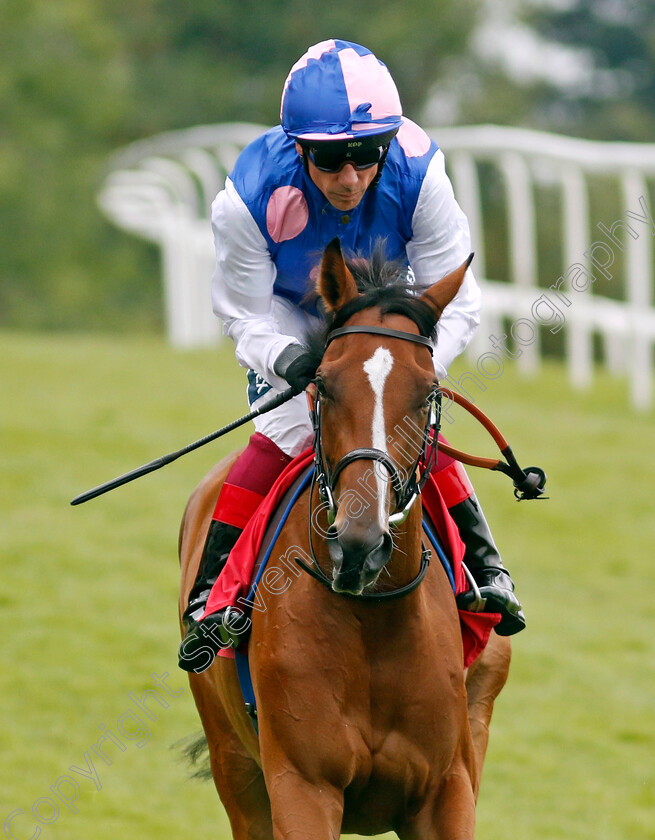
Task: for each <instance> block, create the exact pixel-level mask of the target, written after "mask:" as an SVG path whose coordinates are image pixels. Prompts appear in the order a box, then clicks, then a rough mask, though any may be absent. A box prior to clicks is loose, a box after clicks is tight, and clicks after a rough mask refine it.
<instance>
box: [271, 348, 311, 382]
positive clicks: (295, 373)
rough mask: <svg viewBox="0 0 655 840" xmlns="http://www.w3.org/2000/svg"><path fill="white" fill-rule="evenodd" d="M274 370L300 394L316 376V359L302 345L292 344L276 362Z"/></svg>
mask: <svg viewBox="0 0 655 840" xmlns="http://www.w3.org/2000/svg"><path fill="white" fill-rule="evenodd" d="M273 370H274V371H275V373H276V374H277V375H278V376H281V377H282V379H286V381H287V382H288V383H289V385H291V387H292V388H293V389H294V391H296V393H298V394H299V393H300V392H301V391H304V390H305V388H306V387H307V385H309V383H310V382H311V381H312V379H314V377H315V376H316V357H315V356H314V354H312V353H310V352H309V351H308V350H307V349H306V348H305V347H303V346H302V344H290V345H289V346H288V347H285V348H284V350H283V351H282V352H281V353H280V355H279V356H278V357H277V359H276V360H275V364H274V365H273Z"/></svg>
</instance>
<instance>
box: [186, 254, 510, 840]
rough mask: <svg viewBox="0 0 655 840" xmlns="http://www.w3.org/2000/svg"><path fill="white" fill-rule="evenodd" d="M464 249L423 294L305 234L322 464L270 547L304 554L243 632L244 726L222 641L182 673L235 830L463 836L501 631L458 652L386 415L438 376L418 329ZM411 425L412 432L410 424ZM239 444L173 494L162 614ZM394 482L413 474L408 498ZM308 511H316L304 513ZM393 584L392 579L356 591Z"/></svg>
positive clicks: (393, 425)
mask: <svg viewBox="0 0 655 840" xmlns="http://www.w3.org/2000/svg"><path fill="white" fill-rule="evenodd" d="M349 266H350V267H349ZM467 266H468V263H465V264H464V265H462V266H461V267H460V268H458V269H457V270H456V271H454V272H452V273H451V274H449V275H447V276H446V277H444V278H443V279H442V280H440V281H439V282H437V283H435V284H434V285H432V286H430V287H429V288H427V289H426V290H425V291H424V293H423V294H421V295H418V294H415V293H410V292H407V291H405V292H403V293H402V294H401V293H399V292H398V290H396V292H385V291H384V290H383V289H379V290H377V291H376V290H375V289H373V290H369V291H368V292H362V291H361V290H360V289H359V288H358V286H357V284H356V282H355V280H354V278H353V273H352V271H351V270H350V268H352V267H353V264H352V263H351V262H347V261H346V260H345V259H344V257H343V254H342V252H341V249H340V246H339V244H338V240H336V241H334V242H332V243H330V245H328V247H327V248H326V249H325V251H324V253H323V256H322V261H321V265H320V272H319V276H318V279H317V292H318V295H319V296H320V298H321V300H322V301H323V305H324V308H325V310H326V311H327V315H328V320H329V322H330V323H331V324H332V326H333V327H334V325H335V324H336V325H338V328H335V329H333V330H332V332H331V334H330V336H329V337H328V339H329V341H328V344H327V347H325V351H324V354H323V357H322V361H321V363H320V367H319V368H318V371H317V378H316V383H315V385H313V386H310V387H309V388H308V391H309V392H310V397H311V398H312V400H313V401H314V402H315V406H316V407H318V406H319V405H320V417H321V421H320V430H319V434H318V436H317V438H318V439H317V440H316V441H315V445H316V446H317V447H320V458H319V459H318V460H317V463H320V464H323V465H324V467H325V469H324V471H323V474H322V478H323V481H322V482H321V481H318V482H313V483H312V485H311V487H307V488H306V489H305V490H304V492H302V493H301V494H300V496H299V498H298V500H297V502H296V504H295V506H294V507H293V509H292V510H291V511H290V513H289V515H288V518H287V520H286V523H285V525H284V528H283V529H282V530H281V532H280V535H279V537H278V541H277V543H276V548H275V550H276V553H279V554H280V555H282V554H284V553H285V552H286V551H287V550H288V549H289V548H291V547H297V548H298V549H300V550H301V552H302V553H304V555H305V556H308V555H309V556H311V557H312V558H313V559H314V562H315V564H316V569H315V574H313V575H310V574H306V573H304V572H303V573H302V574H299V576H297V577H294V580H293V583H292V585H291V586H289V587H288V588H287V589H286V590H285V591H282V592H279V593H277V594H275V595H274V596H272V595H271V594H270V593H268V595H267V603H266V609H265V610H264V611H257V612H255V613H254V614H253V617H252V628H251V636H250V639H249V643H248V651H249V661H250V669H251V673H252V681H253V687H254V692H255V696H256V699H257V706H258V725H259V734H258V735H257V734H256V732H255V730H254V728H253V726H252V723H251V719H250V718H249V717H248V715H247V714H246V711H245V709H244V701H243V697H242V694H241V689H240V685H239V681H238V677H237V671H236V666H235V663H234V660H231V659H228V658H222V657H218V658H217V659H216V660H215V661H214V663H213V665H212V666H211V667H210V668H208V669H207V670H206V671H204V672H202V673H190V674H189V680H190V683H191V689H192V692H193V695H194V699H195V702H196V705H197V708H198V712H199V715H200V718H201V721H202V725H203V728H204V731H205V735H206V738H207V743H208V747H209V756H210V766H211V772H212V775H213V778H214V782H215V785H216V788H217V791H218V794H219V796H220V799H221V800H222V802H223V805H224V807H225V809H226V811H227V814H228V817H229V819H230V824H231V828H232V832H233V837H234V838H235V840H246V838H248V840H271V838H275V840H281V838H293V840H333V838H336V837H339V836H340V833H341V832H343V833H357V834H366V835H371V834H378V833H384V832H386V831H395V832H396V834H397V835H398V837H400V838H401V840H418V838H421V840H428V838H435V840H437V838H439V840H455V838H456V840H468V838H473V836H474V826H475V803H476V800H477V795H478V790H479V785H480V774H481V770H482V765H483V762H484V757H485V753H486V749H487V741H488V726H489V722H490V719H491V714H492V710H493V704H494V700H495V698H496V696H497V695H498V693H499V692H500V690H501V689H502V687H503V685H504V683H505V680H506V678H507V674H508V669H509V662H510V643H509V639H508V638H507V637H501V636H498V635H497V634H495V633H492V634H491V637H490V639H489V643H488V645H487V647H486V648H485V650H484V652H483V653H482V654H481V656H479V657H478V659H477V660H476V661H475V662H474V663H473V664H472V665H471V666H470V667H469V668H468V669H467V671H465V669H464V665H463V658H462V640H461V631H460V627H459V621H458V614H457V610H456V605H455V599H454V597H453V592H452V589H451V587H450V584H449V581H448V578H447V575H446V571H445V570H444V568H443V567H442V566H441V565H440V564H439V563H432V564H430V565H429V566H428V567H427V571H426V570H425V569H426V566H425V563H424V558H425V552H424V550H423V543H424V536H423V533H422V524H421V523H422V513H421V499H420V494H417V493H416V490H417V478H416V476H417V462H416V461H415V458H414V455H413V453H412V452H409V451H408V449H409V447H408V446H407V445H406V443H405V446H404V447H403V446H402V445H398V446H396V447H395V448H394V446H393V444H394V443H396V442H398V441H396V440H395V431H394V432H392V431H391V430H395V429H397V428H398V426H399V424H400V423H401V422H402V421H403V420H404V419H405V418H407V417H409V418H410V419H411V420H412V424H411V428H414V429H416V428H418V429H419V430H424V429H427V428H428V426H429V422H428V417H429V413H430V410H431V398H432V396H433V395H434V392H435V387H436V385H437V383H436V381H435V374H434V368H433V366H432V362H431V356H430V351H429V348H428V346H427V345H428V344H429V334H430V331H431V330H433V329H434V327H435V324H436V322H437V320H438V317H439V315H440V313H441V312H442V311H443V309H444V307H445V306H446V305H447V304H448V302H449V301H450V300H452V298H453V297H454V296H455V294H456V293H457V290H458V288H459V286H460V285H461V283H462V281H463V278H464V274H465V271H466V268H467ZM378 282H379V280H378ZM385 285H386V281H385V282H384V283H382V286H385ZM426 336H427V337H426ZM416 434H417V435H418V437H417V440H416V441H415V443H416V445H417V446H418V447H419V448H423V449H424V445H425V440H423V437H424V435H422V434H421V435H419V434H418V433H416ZM400 443H402V441H400ZM414 451H416V450H414ZM390 452H393V453H394V457H393V458H392V457H391V455H390ZM238 454H239V453H238V452H237V453H233V454H232V455H230V456H228V457H227V458H226V459H224V460H223V461H221V462H220V463H219V464H218V465H216V466H215V467H214V469H213V470H211V472H210V473H209V474H208V475H207V476H205V478H204V479H203V480H202V482H201V483H200V485H199V486H198V487H197V488H196V490H195V491H194V492H193V494H192V496H191V498H190V499H189V502H188V505H187V508H186V511H185V514H184V518H183V521H182V527H181V531H180V544H179V549H180V560H181V570H182V583H181V592H180V601H179V609H180V617H181V615H182V612H183V610H184V608H185V606H186V603H187V596H188V592H189V590H190V588H191V586H192V584H193V581H194V579H195V575H196V571H197V568H198V564H199V562H200V556H201V554H202V549H203V545H204V541H205V536H206V533H207V530H208V527H209V522H210V519H211V515H212V511H213V507H214V504H215V500H216V498H217V496H218V493H219V490H220V487H221V486H222V482H223V481H224V479H225V476H226V474H227V472H228V471H229V468H230V466H231V465H232V463H233V462H234V460H235V459H236V457H237V455H238ZM372 475H374V479H371V476H372ZM371 480H373V483H374V484H375V487H376V499H375V503H374V504H371V505H369V506H368V508H367V509H359V510H358V511H357V512H356V515H355V513H353V506H352V505H349V504H347V499H348V498H349V494H350V496H351V497H352V495H353V494H355V495H356V494H357V491H358V490H359V489H361V486H362V485H361V482H362V481H368V482H369V483H370V482H371ZM321 484H322V485H323V486H321ZM406 491H414V492H412V493H409V495H410V496H412V498H411V500H410V501H411V502H414V503H413V504H410V503H408V492H406ZM326 494H327V499H328V502H329V504H327V503H326V501H325V500H326ZM417 495H418V498H414V497H416V496H417ZM394 515H395V516H394ZM312 517H313V519H312ZM321 517H322V519H321ZM310 521H313V522H314V523H319V522H320V523H322V524H321V525H320V526H319V525H316V527H313V528H308V522H310ZM390 521H391V523H392V524H390ZM394 523H398V524H394ZM316 576H319V577H322V578H323V580H322V581H321V580H316ZM419 582H420V585H418V584H419ZM324 584H326V585H324ZM405 589H406V593H405V594H403V596H402V597H397V598H394V597H391V598H388V599H385V598H384V597H383V598H376V597H373V598H369V599H367V598H366V597H365V596H366V595H367V594H371V595H373V596H375V595H376V594H380V593H385V592H386V593H394V592H398V591H399V590H405ZM269 596H270V597H269Z"/></svg>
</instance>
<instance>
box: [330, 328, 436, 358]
mask: <svg viewBox="0 0 655 840" xmlns="http://www.w3.org/2000/svg"><path fill="white" fill-rule="evenodd" d="M350 333H372V334H373V335H386V336H388V337H389V338H402V339H403V340H404V341H413V342H414V344H421V345H422V346H423V347H427V348H428V350H429V351H430V355H432V352H433V348H432V342H431V341H430V339H429V338H426V337H425V336H424V335H414V333H408V332H403V331H402V330H392V329H390V328H389V327H365V326H361V327H340V328H339V329H338V330H332V332H329V333H328V335H327V339H326V340H325V346H326V347H327V346H328V344H329V343H330V342H331V341H332V340H333V339H335V338H339V337H340V336H342V335H349V334H350Z"/></svg>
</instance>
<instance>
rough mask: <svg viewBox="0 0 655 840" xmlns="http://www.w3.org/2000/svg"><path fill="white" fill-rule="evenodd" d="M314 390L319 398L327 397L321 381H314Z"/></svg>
mask: <svg viewBox="0 0 655 840" xmlns="http://www.w3.org/2000/svg"><path fill="white" fill-rule="evenodd" d="M316 390H317V391H318V394H319V396H320V397H327V389H326V387H325V383H324V382H323V380H322V379H317V380H316Z"/></svg>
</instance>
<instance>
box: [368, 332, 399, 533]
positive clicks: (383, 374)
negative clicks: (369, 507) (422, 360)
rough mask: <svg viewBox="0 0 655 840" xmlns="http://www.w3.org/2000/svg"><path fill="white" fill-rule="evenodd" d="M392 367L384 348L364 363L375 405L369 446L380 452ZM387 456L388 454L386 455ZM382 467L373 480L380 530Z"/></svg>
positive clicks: (383, 501) (384, 441) (382, 517)
mask: <svg viewBox="0 0 655 840" xmlns="http://www.w3.org/2000/svg"><path fill="white" fill-rule="evenodd" d="M392 367H393V356H392V355H391V353H390V352H389V351H388V350H387V349H386V348H385V347H378V349H377V350H376V351H375V353H373V355H372V356H371V358H370V359H369V360H368V361H366V362H364V373H366V375H367V376H368V381H369V382H370V383H371V388H372V389H373V395H374V397H375V403H374V405H373V423H372V429H371V432H372V438H373V443H372V444H371V445H372V446H373V448H374V449H381V450H382V452H386V451H387V434H386V431H385V429H384V402H383V397H384V385H385V383H386V381H387V376H389V371H390V370H391V368H392ZM387 454H388V453H387ZM380 469H382V466H381V465H380V466H378V467H376V469H375V478H376V482H377V489H378V521H379V523H380V527H381V528H386V501H387V486H388V483H387V482H386V481H385V480H384V477H383V476H381V475H380Z"/></svg>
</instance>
